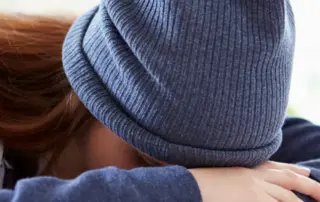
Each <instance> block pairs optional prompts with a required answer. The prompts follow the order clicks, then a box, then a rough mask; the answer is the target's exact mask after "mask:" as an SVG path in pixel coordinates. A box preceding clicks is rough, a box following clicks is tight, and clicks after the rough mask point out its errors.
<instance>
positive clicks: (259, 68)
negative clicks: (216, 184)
mask: <svg viewBox="0 0 320 202" xmlns="http://www.w3.org/2000/svg"><path fill="white" fill-rule="evenodd" d="M242 4H244V3H243V2H237V3H235V2H226V1H193V0H184V1H180V0H171V1H165V0H149V1H140V0H136V1H132V2H131V3H128V2H127V1H121V0H102V1H101V6H99V7H98V8H95V9H92V10H91V11H89V12H88V13H86V14H85V15H83V16H82V17H80V18H79V19H78V20H77V21H76V22H75V24H74V25H73V26H72V28H71V30H70V32H69V33H68V35H67V37H66V40H65V45H64V48H63V63H64V68H65V71H66V74H67V76H68V78H69V81H70V83H71V85H72V87H73V89H74V90H75V91H76V93H77V95H78V96H79V97H80V99H81V100H82V101H83V103H84V104H85V106H86V107H87V108H88V109H89V110H90V112H91V113H92V114H94V115H95V117H97V118H98V119H99V120H100V121H101V122H103V123H104V124H105V125H106V126H108V127H109V128H110V129H111V130H112V131H114V132H115V133H116V134H118V135H119V136H120V137H122V138H123V139H124V140H126V141H127V142H129V143H130V144H131V145H134V146H136V147H137V148H139V149H141V150H142V151H144V152H146V153H148V154H150V155H152V156H153V157H155V158H158V159H160V160H163V161H166V162H169V163H172V164H182V165H186V166H192V167H193V166H255V165H257V164H259V163H261V162H263V161H265V160H267V159H269V157H270V156H271V155H272V154H273V153H274V152H275V151H276V150H277V149H278V147H279V145H280V143H281V137H282V134H281V126H282V124H283V120H284V117H285V112H286V106H287V101H288V91H289V86H290V74H291V69H292V57H293V50H294V24H293V23H294V20H293V16H292V12H291V8H290V5H289V3H287V1H285V2H284V1H273V2H271V1H270V2H267V1H260V2H248V3H247V4H246V5H242ZM257 10H258V11H259V12H257Z"/></svg>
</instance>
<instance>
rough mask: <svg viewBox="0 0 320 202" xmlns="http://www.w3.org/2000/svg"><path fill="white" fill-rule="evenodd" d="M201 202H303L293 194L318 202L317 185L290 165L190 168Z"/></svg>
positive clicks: (319, 185) (303, 172) (269, 164)
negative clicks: (297, 193) (250, 167)
mask: <svg viewBox="0 0 320 202" xmlns="http://www.w3.org/2000/svg"><path fill="white" fill-rule="evenodd" d="M189 171H190V172H191V174H192V175H193V176H194V178H195V179H196V181H197V182H198V185H199V188H200V192H201V195H202V198H203V201H204V202H215V201H223V202H235V201H237V202H302V200H301V199H299V198H298V197H297V196H296V195H295V194H294V193H293V191H296V192H299V193H301V194H304V195H308V196H310V197H312V198H314V199H315V200H317V201H319V202H320V184H319V183H317V182H316V181H314V180H312V179H310V178H308V176H309V175H310V171H309V170H308V169H305V168H301V167H298V166H295V165H291V164H284V163H275V162H267V163H264V164H262V165H261V166H258V167H256V168H252V169H249V168H239V167H230V168H198V169H190V170H189Z"/></svg>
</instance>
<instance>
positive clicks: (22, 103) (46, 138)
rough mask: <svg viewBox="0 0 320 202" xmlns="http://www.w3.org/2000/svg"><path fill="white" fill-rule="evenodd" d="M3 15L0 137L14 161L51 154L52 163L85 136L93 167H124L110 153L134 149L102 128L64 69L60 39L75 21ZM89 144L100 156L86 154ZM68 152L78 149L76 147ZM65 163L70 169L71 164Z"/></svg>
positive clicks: (81, 150)
mask: <svg viewBox="0 0 320 202" xmlns="http://www.w3.org/2000/svg"><path fill="white" fill-rule="evenodd" d="M0 19H1V23H0V140H1V141H2V142H3V144H4V147H5V150H6V155H7V156H9V160H11V163H13V164H15V163H17V164H21V160H22V159H29V160H24V161H25V162H26V164H29V165H30V162H31V161H30V160H35V161H38V160H39V159H41V158H43V157H44V156H47V155H48V153H50V156H51V158H50V159H51V160H52V161H50V162H53V160H56V159H58V158H60V154H61V152H63V153H66V152H65V151H64V150H65V149H66V148H68V147H69V145H70V143H71V142H73V141H74V140H80V141H84V140H85V141H87V142H89V143H88V144H81V146H83V148H78V150H79V152H78V154H79V155H85V156H86V157H85V156H82V157H83V159H85V158H87V160H88V161H91V164H92V165H97V166H98V165H99V166H105V165H119V166H122V167H126V164H125V163H124V162H119V161H115V159H111V157H110V156H108V155H110V154H107V152H112V154H113V155H114V156H118V158H121V157H123V156H124V155H126V156H132V155H131V154H130V152H129V151H132V152H133V151H134V149H133V147H131V146H129V145H126V143H125V142H124V141H122V140H121V139H120V138H117V137H116V136H115V135H114V134H113V133H112V132H111V131H109V130H108V129H107V128H105V127H101V124H99V123H98V122H97V121H96V120H95V119H94V118H93V116H92V115H91V114H90V113H89V112H88V111H87V109H86V108H85V107H84V106H83V104H82V103H81V102H80V100H79V99H78V97H77V95H76V94H75V93H74V92H73V90H72V88H71V86H70V85H69V82H68V80H67V78H66V76H65V73H64V71H63V68H62V62H61V49H62V43H63V40H64V37H65V35H66V33H67V31H68V29H69V27H70V25H71V23H72V20H73V19H72V18H53V17H43V16H27V15H4V14H2V15H0ZM86 134H90V135H89V136H88V135H86ZM102 134H105V135H102ZM98 143H100V144H98ZM103 143H104V145H102V144H103ZM94 144H96V146H94ZM112 145H117V147H118V150H117V149H116V147H112ZM73 147H74V146H73ZM85 147H88V149H90V150H91V151H92V154H94V155H95V156H96V157H97V159H95V157H94V156H93V155H88V154H85V153H86V151H87V150H86V148H85ZM74 148H76V147H74ZM94 149H96V150H94ZM121 149H122V150H121ZM69 150H72V152H73V153H75V150H76V149H70V148H69V149H67V151H69ZM121 151H122V152H121ZM72 152H69V154H66V155H65V156H68V155H69V156H68V157H70V158H76V159H77V158H79V159H78V160H80V158H82V157H80V156H77V155H73V156H72V155H71V156H70V154H71V153H72ZM103 152H105V154H104V155H103V154H102V153H103ZM124 152H127V154H124ZM67 153H68V152H67ZM98 154H99V155H100V156H97V155H98ZM101 155H102V156H101ZM10 156H12V158H10ZM70 158H69V161H70V162H75V161H73V160H74V159H70ZM17 159H19V160H17ZM123 159H126V160H128V158H123ZM66 161H68V159H65V161H64V163H65V164H66V167H68V166H70V164H68V163H67V162H66ZM48 166H50V163H49V165H48ZM17 167H18V169H19V168H25V167H24V166H22V165H18V166H17ZM89 167H91V168H94V166H89ZM29 174H30V173H29ZM29 174H28V173H26V175H29Z"/></svg>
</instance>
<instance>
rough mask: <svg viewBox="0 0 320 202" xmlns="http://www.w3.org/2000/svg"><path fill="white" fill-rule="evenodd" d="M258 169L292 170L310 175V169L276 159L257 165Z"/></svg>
mask: <svg viewBox="0 0 320 202" xmlns="http://www.w3.org/2000/svg"><path fill="white" fill-rule="evenodd" d="M257 169H258V170H259V169H278V170H291V171H293V172H295V173H297V174H300V175H303V176H307V177H309V176H310V169H308V168H305V167H302V166H298V165H294V164H288V163H278V162H274V161H268V162H266V163H264V164H262V165H260V166H258V167H257Z"/></svg>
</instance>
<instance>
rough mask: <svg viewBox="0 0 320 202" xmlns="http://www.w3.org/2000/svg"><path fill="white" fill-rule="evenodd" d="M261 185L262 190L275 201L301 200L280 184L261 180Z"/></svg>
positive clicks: (299, 201)
mask: <svg viewBox="0 0 320 202" xmlns="http://www.w3.org/2000/svg"><path fill="white" fill-rule="evenodd" d="M261 186H262V187H263V189H264V191H265V192H266V193H267V194H268V195H269V196H270V197H272V198H273V199H274V200H276V201H279V202H280V201H281V202H303V201H302V200H301V199H299V198H298V197H297V196H296V195H295V194H294V193H293V192H292V191H290V190H287V189H285V188H283V187H281V186H278V185H275V184H270V183H267V182H262V183H261Z"/></svg>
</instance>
